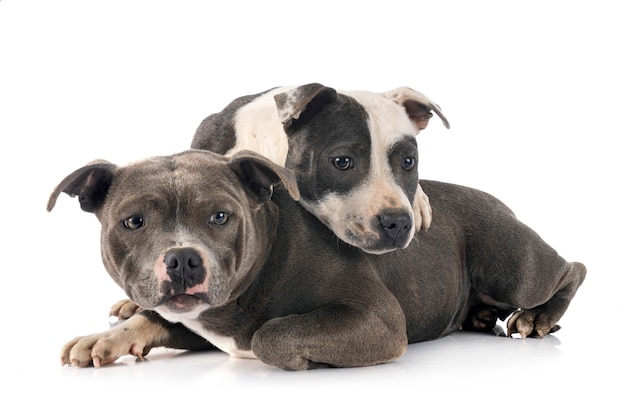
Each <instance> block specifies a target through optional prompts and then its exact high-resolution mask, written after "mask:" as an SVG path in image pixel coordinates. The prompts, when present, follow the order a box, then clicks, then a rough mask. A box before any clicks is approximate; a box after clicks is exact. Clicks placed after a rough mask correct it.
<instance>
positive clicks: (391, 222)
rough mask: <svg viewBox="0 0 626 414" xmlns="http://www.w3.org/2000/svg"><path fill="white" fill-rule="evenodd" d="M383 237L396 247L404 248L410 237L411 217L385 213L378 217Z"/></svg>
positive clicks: (403, 214) (404, 214)
mask: <svg viewBox="0 0 626 414" xmlns="http://www.w3.org/2000/svg"><path fill="white" fill-rule="evenodd" d="M378 222H379V223H380V229H381V233H382V235H383V236H386V237H387V238H389V239H390V240H391V241H392V243H393V245H394V246H396V247H404V246H405V245H406V243H407V241H408V239H407V237H411V236H412V235H411V234H410V230H411V216H410V215H409V214H408V213H385V214H382V215H380V216H379V217H378Z"/></svg>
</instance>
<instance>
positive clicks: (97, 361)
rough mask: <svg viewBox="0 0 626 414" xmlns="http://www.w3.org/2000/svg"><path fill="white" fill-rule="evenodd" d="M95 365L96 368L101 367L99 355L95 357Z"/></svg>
mask: <svg viewBox="0 0 626 414" xmlns="http://www.w3.org/2000/svg"><path fill="white" fill-rule="evenodd" d="M93 366H94V367H95V368H99V367H100V358H98V357H93Z"/></svg>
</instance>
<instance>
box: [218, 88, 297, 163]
mask: <svg viewBox="0 0 626 414" xmlns="http://www.w3.org/2000/svg"><path fill="white" fill-rule="evenodd" d="M290 89H293V87H283V88H276V89H273V90H271V91H269V92H268V93H266V94H263V95H261V96H259V97H257V98H256V99H255V100H253V101H252V102H250V103H248V104H247V105H244V106H242V107H241V108H240V109H239V110H238V111H237V114H236V115H235V134H236V136H237V143H236V144H235V146H234V147H233V148H231V149H230V150H229V151H228V153H226V155H227V156H232V155H233V154H234V153H236V152H237V151H240V150H243V149H247V150H252V151H256V152H258V153H259V154H261V155H264V156H265V157H267V158H269V159H270V160H272V161H273V162H275V163H276V164H278V165H285V159H286V158H287V150H288V145H289V143H288V141H287V135H286V134H285V130H284V129H283V124H282V123H281V122H280V120H279V118H278V110H277V108H276V102H275V101H274V96H275V95H277V94H279V93H282V92H285V91H288V90H290Z"/></svg>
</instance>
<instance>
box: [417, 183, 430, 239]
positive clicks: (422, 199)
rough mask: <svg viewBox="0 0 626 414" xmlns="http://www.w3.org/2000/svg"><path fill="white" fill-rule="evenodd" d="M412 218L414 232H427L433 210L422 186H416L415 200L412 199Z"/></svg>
mask: <svg viewBox="0 0 626 414" xmlns="http://www.w3.org/2000/svg"><path fill="white" fill-rule="evenodd" d="M413 217H414V220H415V232H418V231H420V230H424V231H426V230H428V229H429V228H430V224H431V223H432V221H433V210H432V207H431V206H430V200H429V199H428V196H427V195H426V193H424V190H422V186H421V185H418V186H417V191H416V192H415V198H414V199H413Z"/></svg>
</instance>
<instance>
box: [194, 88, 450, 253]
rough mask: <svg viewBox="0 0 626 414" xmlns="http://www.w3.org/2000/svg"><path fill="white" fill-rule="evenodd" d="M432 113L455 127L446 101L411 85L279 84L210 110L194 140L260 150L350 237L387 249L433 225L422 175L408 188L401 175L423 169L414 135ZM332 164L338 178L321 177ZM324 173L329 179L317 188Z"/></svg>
mask: <svg viewBox="0 0 626 414" xmlns="http://www.w3.org/2000/svg"><path fill="white" fill-rule="evenodd" d="M431 111H432V112H435V113H436V114H437V115H438V116H439V117H440V118H441V120H442V121H443V123H444V125H445V126H446V127H447V128H449V126H450V125H449V123H448V120H447V119H446V117H445V116H444V115H443V113H442V112H441V109H440V107H439V106H438V105H437V104H436V103H434V102H433V101H432V100H430V99H429V98H427V97H426V96H425V95H423V94H422V93H420V92H417V91H415V90H413V89H410V88H408V87H401V88H396V89H394V90H391V91H388V92H385V93H373V92H366V91H337V90H335V89H333V88H329V87H326V86H324V85H321V84H318V83H313V84H308V85H303V86H299V87H280V88H275V89H271V90H269V91H266V92H262V93H259V94H255V95H249V96H243V97H240V98H237V99H235V100H234V101H233V102H231V103H230V104H229V105H228V106H226V107H225V108H224V110H222V111H221V112H218V113H215V114H212V115H210V116H208V117H207V118H206V119H204V121H202V123H201V124H200V126H199V127H198V128H197V131H196V134H195V136H194V138H193V141H192V144H191V147H192V148H194V149H204V150H210V151H214V152H218V153H221V154H226V155H232V154H234V153H236V152H237V151H239V150H242V149H246V150H252V151H255V152H257V153H260V154H262V155H264V156H265V157H267V158H269V159H271V160H272V161H274V162H275V163H277V164H279V165H284V166H286V167H288V168H291V169H293V170H294V171H296V172H297V173H298V174H299V175H300V177H298V185H300V186H301V187H302V188H301V193H302V197H301V199H300V202H301V203H302V205H303V206H304V207H305V208H306V209H307V210H308V211H309V212H311V213H312V214H313V215H315V216H316V217H317V218H318V219H320V220H321V221H322V222H323V223H324V224H326V225H327V226H328V227H329V228H330V229H331V230H332V231H333V232H334V233H335V234H336V235H337V236H338V237H339V238H340V239H341V240H343V241H344V242H346V243H348V244H351V245H353V246H355V247H358V248H360V249H362V250H364V251H366V252H368V253H375V254H381V253H387V252H389V251H392V250H395V249H397V248H401V249H402V248H406V247H407V246H408V244H409V242H410V241H411V239H412V238H413V235H414V233H415V232H416V231H419V230H420V229H428V227H429V226H430V224H431V220H432V211H431V207H430V204H429V201H428V197H427V195H426V194H425V193H424V192H423V191H422V189H421V187H420V186H419V183H418V182H417V180H416V182H415V186H414V187H413V188H409V190H408V192H407V191H406V190H405V189H404V187H403V186H402V185H400V182H401V181H402V179H401V178H399V177H398V174H400V175H402V174H407V172H406V171H407V170H413V169H417V161H418V157H417V144H416V139H415V137H416V135H417V134H418V133H419V132H420V131H421V130H422V129H424V128H426V126H427V125H428V122H429V120H430V118H431V117H432V116H433V115H432V112H431ZM304 126H306V128H304ZM304 141H307V145H303V142H304ZM303 148H306V150H304V151H303V150H302V149H303ZM357 153H358V154H357ZM357 158H358V159H359V162H358V163H356V162H355V160H356V159H357ZM327 164H332V165H333V167H334V173H335V174H336V175H337V176H336V177H335V176H332V174H331V175H326V176H324V177H321V176H320V175H318V172H319V171H326V169H325V168H324V166H325V165H327ZM348 178H349V179H348ZM317 179H321V180H323V182H319V181H318V182H317V183H316V184H315V185H313V184H312V180H317ZM307 183H308V184H311V185H305V184H307Z"/></svg>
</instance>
